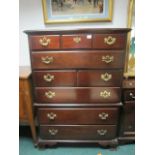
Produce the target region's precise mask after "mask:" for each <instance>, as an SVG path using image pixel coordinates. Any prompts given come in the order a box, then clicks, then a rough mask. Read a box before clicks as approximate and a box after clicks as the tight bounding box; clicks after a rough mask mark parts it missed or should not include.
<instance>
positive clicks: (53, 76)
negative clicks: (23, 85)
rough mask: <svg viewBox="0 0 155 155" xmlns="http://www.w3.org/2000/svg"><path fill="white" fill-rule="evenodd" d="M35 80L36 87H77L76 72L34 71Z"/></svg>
mask: <svg viewBox="0 0 155 155" xmlns="http://www.w3.org/2000/svg"><path fill="white" fill-rule="evenodd" d="M33 78H34V83H35V86H38V87H52V86H53V87H55V86H76V82H77V80H76V78H77V74H76V71H71V70H70V71H68V70H66V71H59V70H58V71H34V72H33Z"/></svg>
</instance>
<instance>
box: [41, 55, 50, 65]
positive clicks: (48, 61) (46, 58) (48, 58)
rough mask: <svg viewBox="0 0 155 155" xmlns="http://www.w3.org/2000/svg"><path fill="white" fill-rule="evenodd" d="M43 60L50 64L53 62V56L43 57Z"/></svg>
mask: <svg viewBox="0 0 155 155" xmlns="http://www.w3.org/2000/svg"><path fill="white" fill-rule="evenodd" d="M41 61H42V62H43V63H44V64H50V63H52V62H53V57H49V56H46V57H41Z"/></svg>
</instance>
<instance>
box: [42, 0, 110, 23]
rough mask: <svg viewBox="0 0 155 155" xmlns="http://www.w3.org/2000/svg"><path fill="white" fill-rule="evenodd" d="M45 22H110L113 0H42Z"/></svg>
mask: <svg viewBox="0 0 155 155" xmlns="http://www.w3.org/2000/svg"><path fill="white" fill-rule="evenodd" d="M42 6H43V16H44V23H45V24H54V23H84V22H111V21H112V14H113V0H42Z"/></svg>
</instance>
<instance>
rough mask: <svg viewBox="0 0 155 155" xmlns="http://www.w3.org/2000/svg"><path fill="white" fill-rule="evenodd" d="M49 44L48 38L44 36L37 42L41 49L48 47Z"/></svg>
mask: <svg viewBox="0 0 155 155" xmlns="http://www.w3.org/2000/svg"><path fill="white" fill-rule="evenodd" d="M50 42H51V40H50V39H49V38H47V37H46V36H44V37H43V38H41V39H40V40H39V43H40V45H41V46H43V47H46V46H48V45H49V43H50Z"/></svg>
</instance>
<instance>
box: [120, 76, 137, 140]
mask: <svg viewBox="0 0 155 155" xmlns="http://www.w3.org/2000/svg"><path fill="white" fill-rule="evenodd" d="M122 91H123V93H122V97H123V107H122V111H121V119H120V120H121V121H120V137H119V141H120V143H128V142H134V141H135V79H134V78H133V77H126V78H125V79H124V80H123V89H122Z"/></svg>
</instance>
